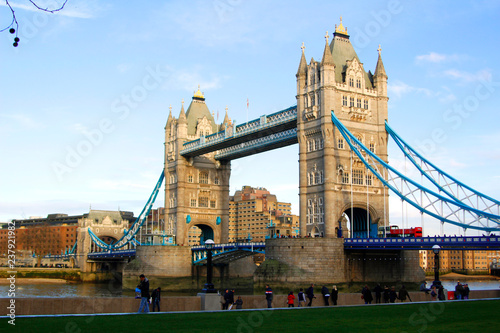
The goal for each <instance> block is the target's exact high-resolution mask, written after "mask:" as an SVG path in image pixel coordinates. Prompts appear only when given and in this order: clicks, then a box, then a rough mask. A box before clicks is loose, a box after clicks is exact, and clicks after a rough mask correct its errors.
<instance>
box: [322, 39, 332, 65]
mask: <svg viewBox="0 0 500 333" xmlns="http://www.w3.org/2000/svg"><path fill="white" fill-rule="evenodd" d="M328 37H329V35H328V31H327V32H326V35H325V39H326V44H325V50H324V51H323V59H322V60H321V65H334V66H335V64H334V63H333V56H332V51H330V46H329V45H328Z"/></svg>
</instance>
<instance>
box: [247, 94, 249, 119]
mask: <svg viewBox="0 0 500 333" xmlns="http://www.w3.org/2000/svg"><path fill="white" fill-rule="evenodd" d="M248 106H249V103H248V98H247V123H248Z"/></svg>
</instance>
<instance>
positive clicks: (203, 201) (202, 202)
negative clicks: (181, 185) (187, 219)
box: [198, 197, 208, 208]
mask: <svg viewBox="0 0 500 333" xmlns="http://www.w3.org/2000/svg"><path fill="white" fill-rule="evenodd" d="M198 207H203V208H208V198H207V197H199V198H198Z"/></svg>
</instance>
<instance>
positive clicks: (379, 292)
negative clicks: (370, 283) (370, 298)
mask: <svg viewBox="0 0 500 333" xmlns="http://www.w3.org/2000/svg"><path fill="white" fill-rule="evenodd" d="M373 291H374V292H375V303H380V299H381V298H382V291H384V290H383V289H382V287H381V286H380V283H378V284H377V285H376V286H375V288H373Z"/></svg>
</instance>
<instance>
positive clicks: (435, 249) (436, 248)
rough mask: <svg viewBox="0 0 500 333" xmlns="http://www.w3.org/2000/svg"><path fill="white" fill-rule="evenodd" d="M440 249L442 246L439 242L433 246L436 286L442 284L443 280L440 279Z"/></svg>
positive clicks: (434, 283)
mask: <svg viewBox="0 0 500 333" xmlns="http://www.w3.org/2000/svg"><path fill="white" fill-rule="evenodd" d="M439 250H441V247H440V246H439V245H437V244H436V245H434V246H433V247H432V252H434V282H433V283H432V284H433V285H435V286H440V285H441V281H439Z"/></svg>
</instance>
